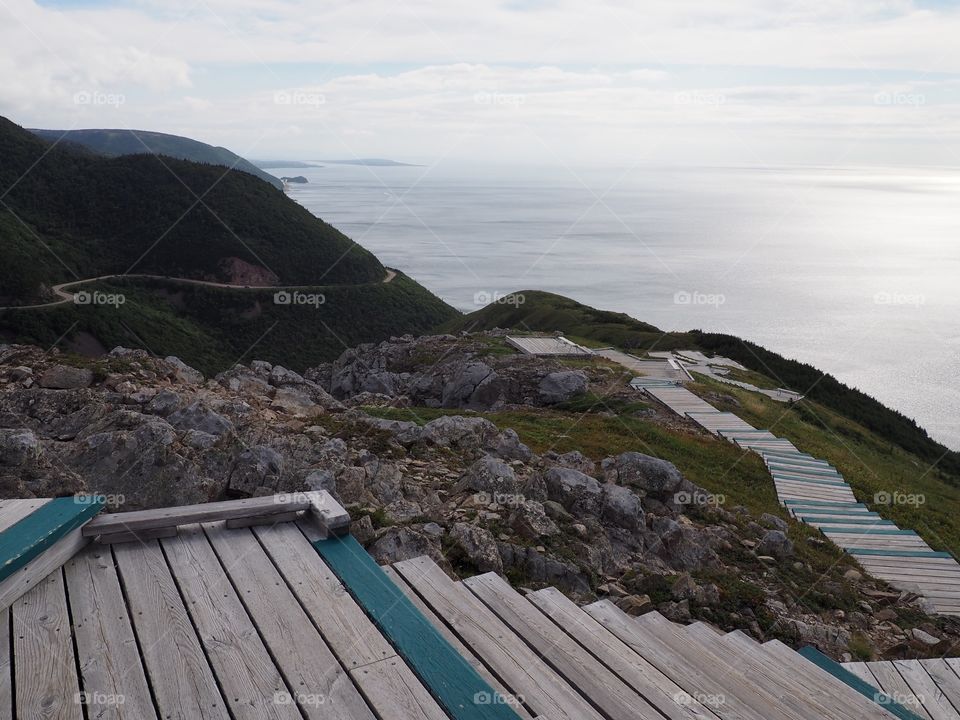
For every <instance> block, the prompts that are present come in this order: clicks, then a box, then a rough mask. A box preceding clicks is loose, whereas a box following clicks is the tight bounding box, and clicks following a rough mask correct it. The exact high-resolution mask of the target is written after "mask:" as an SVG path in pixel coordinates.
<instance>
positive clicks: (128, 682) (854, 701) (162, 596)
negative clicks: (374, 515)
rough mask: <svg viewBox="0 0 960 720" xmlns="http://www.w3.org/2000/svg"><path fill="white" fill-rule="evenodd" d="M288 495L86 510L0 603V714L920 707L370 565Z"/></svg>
mask: <svg viewBox="0 0 960 720" xmlns="http://www.w3.org/2000/svg"><path fill="white" fill-rule="evenodd" d="M268 500H269V501H272V503H273V504H276V505H279V506H283V507H284V508H285V510H284V511H278V510H276V509H275V508H273V507H271V503H270V502H266V501H268ZM51 502H52V501H43V500H40V501H33V500H31V501H23V502H17V503H13V502H11V501H4V503H3V507H2V509H3V510H4V512H3V517H5V518H6V519H7V520H10V519H11V518H19V519H18V520H16V521H15V522H13V523H12V524H7V525H5V527H4V529H3V530H0V548H6V551H7V552H8V553H9V552H10V551H11V549H12V550H14V551H16V550H18V549H19V548H21V547H32V546H33V544H31V543H29V542H27V543H23V544H18V543H13V542H12V541H11V539H12V538H21V539H22V538H23V536H24V532H25V530H26V529H27V528H30V527H34V526H37V527H40V526H41V525H42V523H40V521H41V520H44V522H46V521H47V520H49V519H50V518H58V520H57V522H60V523H61V524H63V522H64V517H63V514H64V510H65V508H64V507H57V508H54V510H56V512H54V513H53V514H50V513H51V511H50V510H47V511H45V512H46V513H47V514H44V515H41V516H37V517H36V518H34V520H33V521H32V524H28V525H22V524H20V523H23V522H24V521H25V520H29V519H30V517H31V516H32V515H33V514H34V513H37V512H40V511H41V510H42V509H43V508H46V507H48V506H50V504H51ZM291 502H293V503H299V502H301V501H300V500H298V499H296V498H293V499H291V498H289V497H283V496H277V497H276V498H269V499H259V498H258V499H257V502H248V501H236V502H226V503H210V504H208V505H206V506H190V507H185V508H170V509H165V510H162V511H148V512H146V513H124V514H119V515H109V516H100V517H99V518H97V519H96V520H95V521H94V520H89V519H86V520H84V521H83V523H82V525H81V526H80V527H76V528H73V529H72V530H70V531H68V532H67V533H66V534H65V535H64V536H63V537H74V538H79V539H80V543H81V545H80V548H79V549H77V550H75V551H73V552H72V553H70V554H69V555H67V556H66V557H63V556H62V555H61V554H60V551H56V552H55V551H54V550H53V549H52V547H55V546H56V545H57V542H54V543H53V545H52V546H51V548H48V549H47V550H46V551H44V552H43V553H41V554H39V555H36V556H34V557H33V558H32V559H31V560H29V561H28V562H27V564H26V565H25V566H24V567H25V568H29V567H31V566H36V563H38V562H42V563H43V567H49V563H51V562H53V560H52V558H61V557H62V559H61V560H60V561H59V563H58V564H56V565H55V566H54V567H53V568H52V569H50V570H49V571H47V572H45V573H44V574H43V575H42V576H41V577H40V578H39V580H38V582H36V583H35V584H34V585H33V586H32V587H30V588H29V589H26V590H24V591H22V592H21V593H20V594H19V595H18V596H17V597H16V598H14V599H13V600H12V602H11V603H10V604H8V605H0V718H2V719H4V720H7V719H12V718H24V719H26V718H57V719H60V720H88V719H90V718H98V719H101V718H103V719H106V718H110V719H115V720H120V719H127V718H128V719H129V720H144V719H147V720H149V719H153V720H167V719H170V720H194V719H197V718H199V719H201V720H298V719H303V718H306V719H307V720H386V719H388V718H389V720H664V719H665V718H666V719H667V720H815V719H816V720H821V719H823V720H843V719H846V718H858V719H861V718H862V719H863V720H891V719H892V718H899V719H900V720H916V719H917V718H918V717H924V716H922V715H920V714H919V713H918V714H917V715H913V714H910V713H909V712H907V711H906V710H905V709H904V708H903V707H901V706H900V705H898V704H896V703H891V702H889V700H890V698H889V697H888V696H887V695H882V694H881V693H880V692H879V691H873V694H872V695H871V694H870V693H867V694H864V693H863V692H858V691H857V690H856V689H854V688H853V687H851V685H850V683H849V682H847V681H844V680H843V679H842V677H841V678H839V679H838V677H837V676H835V675H832V674H831V673H829V672H825V671H824V670H823V669H822V668H821V667H820V666H818V664H817V663H815V662H812V661H810V660H808V659H806V658H805V657H803V656H802V655H801V654H798V653H796V652H794V651H793V650H791V649H789V648H787V647H786V646H782V645H780V644H778V643H767V644H765V645H759V644H758V643H756V642H754V641H753V640H751V639H750V638H748V637H747V636H745V635H742V634H741V633H731V634H730V635H726V636H724V635H721V634H720V633H719V632H718V631H716V630H715V629H713V628H711V627H708V626H706V625H703V624H701V623H697V624H694V625H691V626H688V627H683V626H680V625H676V624H674V623H672V622H670V621H668V620H666V619H665V618H663V617H662V616H660V615H659V614H657V613H650V614H648V615H645V616H643V617H641V618H633V617H630V616H628V615H626V614H624V613H623V612H622V611H621V610H620V609H618V608H617V607H616V606H615V605H613V604H612V603H609V602H607V601H602V602H599V603H594V604H593V605H590V606H588V607H586V608H581V607H578V606H577V605H576V604H574V603H573V602H572V601H570V600H569V599H567V598H566V597H565V596H564V595H563V594H561V593H560V592H559V591H557V590H555V589H553V588H547V589H544V590H539V591H537V592H532V593H526V594H524V593H521V592H519V591H517V590H515V589H514V588H512V587H511V586H510V585H509V584H508V583H507V582H506V581H505V580H504V579H503V578H501V577H500V576H498V575H496V574H493V573H487V574H485V575H479V576H475V577H472V578H469V579H467V580H465V581H463V582H458V581H456V580H454V579H452V578H450V577H449V576H448V575H447V574H446V573H444V572H443V571H442V570H441V569H440V567H438V566H437V565H436V564H434V562H433V561H432V560H431V559H429V558H427V557H420V558H415V559H412V560H407V561H404V562H399V563H396V564H395V565H394V566H393V568H380V567H378V566H377V565H376V563H375V562H374V561H373V559H372V558H371V557H370V556H369V555H368V554H367V553H366V551H364V550H363V548H362V547H361V546H360V545H359V544H358V543H357V542H356V540H355V539H353V538H352V537H350V536H349V535H337V534H334V532H333V531H334V530H335V529H337V527H338V523H339V522H340V521H339V519H338V518H339V517H340V514H339V510H341V509H339V508H338V506H336V505H335V503H333V501H332V499H330V498H329V497H313V496H311V498H310V502H309V507H308V508H307V509H305V510H301V511H298V514H297V515H296V519H295V520H291V518H290V512H289V511H288V510H287V509H288V508H289V504H290V503H291ZM24 503H26V504H24ZM60 505H61V506H62V505H63V503H60ZM86 512H87V508H86V506H83V505H82V504H80V503H78V507H77V509H75V510H74V514H75V515H76V516H77V517H80V516H81V515H84V513H86ZM244 513H246V515H245V514H244ZM218 516H219V517H218ZM198 518H203V519H202V520H200V521H198V522H193V521H194V520H197V519H198ZM72 524H73V521H69V522H66V525H67V526H72ZM123 526H126V527H127V531H125V534H124V537H123V538H122V539H121V538H120V537H119V535H120V534H121V532H120V530H118V527H123ZM78 530H79V531H80V532H77V531H78ZM157 532H162V533H163V534H164V537H161V538H155V537H153V538H151V537H147V536H149V535H152V534H155V533H157ZM70 533H76V534H75V535H71V534H70ZM104 538H107V540H109V542H106V544H104V543H103V542H102V541H103V539H104ZM17 556H18V557H19V556H20V555H17ZM17 572H24V570H23V569H21V570H19V571H17ZM8 579H9V578H8ZM950 662H952V661H950ZM899 671H900V672H901V674H902V675H903V677H905V678H907V681H908V682H909V683H910V687H911V688H912V689H913V690H914V691H917V692H919V691H920V690H925V691H930V690H931V689H932V687H933V685H934V684H936V685H937V687H944V688H945V692H946V689H947V688H949V690H950V692H954V691H955V690H957V689H958V688H960V682H954V684H953V685H950V684H949V683H947V681H946V679H945V678H947V676H948V675H949V673H950V672H953V670H952V669H951V666H950V665H945V666H943V667H941V666H937V667H936V668H929V669H927V668H925V669H924V671H925V672H926V673H927V675H922V673H920V672H918V671H916V670H915V669H913V668H908V669H899ZM908 671H909V673H912V674H908ZM847 675H849V673H847ZM849 677H854V676H852V675H849ZM858 682H860V681H859V680H858ZM885 682H886V681H885ZM887 687H891V688H892V687H893V686H892V685H889V684H888V685H887ZM899 688H900V686H897V689H899ZM952 697H953V696H950V697H947V699H945V700H942V702H941V704H942V705H943V707H942V708H941V709H940V710H941V711H942V712H944V713H945V712H946V709H947V708H948V707H953V704H952V703H953V700H952V699H951V698H952ZM930 717H936V718H939V717H950V718H951V719H953V718H955V716H954V715H946V714H941V715H934V714H933V713H932V712H931V715H930ZM957 720H960V718H958V719H957Z"/></svg>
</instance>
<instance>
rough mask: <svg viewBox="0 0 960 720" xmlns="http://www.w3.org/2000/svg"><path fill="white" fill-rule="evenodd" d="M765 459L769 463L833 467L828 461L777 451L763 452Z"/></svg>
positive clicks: (802, 454) (801, 454)
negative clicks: (794, 463)
mask: <svg viewBox="0 0 960 720" xmlns="http://www.w3.org/2000/svg"><path fill="white" fill-rule="evenodd" d="M761 455H763V459H764V460H765V461H767V462H778V461H779V462H796V463H803V464H805V465H815V466H818V467H832V466H831V465H830V463H829V462H827V461H826V460H819V459H817V458H815V457H811V456H810V455H806V454H804V453H789V452H788V453H783V452H777V451H776V450H765V451H762V452H761Z"/></svg>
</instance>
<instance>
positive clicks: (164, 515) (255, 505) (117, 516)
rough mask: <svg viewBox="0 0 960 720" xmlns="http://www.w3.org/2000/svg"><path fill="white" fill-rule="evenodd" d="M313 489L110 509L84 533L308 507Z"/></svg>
mask: <svg viewBox="0 0 960 720" xmlns="http://www.w3.org/2000/svg"><path fill="white" fill-rule="evenodd" d="M312 503H313V497H312V494H311V493H292V494H290V495H272V496H269V497H256V498H244V499H241V500H224V501H222V502H211V503H202V504H199V505H183V506H180V507H172V508H156V509H153V510H137V511H135V512H124V513H111V514H109V515H101V516H100V517H98V518H96V519H95V520H92V521H91V522H89V523H87V525H86V526H85V527H84V529H83V533H84V535H87V536H88V537H90V536H93V535H103V534H108V533H118V532H135V531H138V530H152V529H156V528H169V527H177V526H178V525H191V524H194V523H202V522H214V521H217V520H230V519H232V518H242V517H268V516H270V515H282V514H285V513H290V512H298V511H303V510H309V509H310V508H311V507H312Z"/></svg>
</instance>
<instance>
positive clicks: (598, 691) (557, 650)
mask: <svg viewBox="0 0 960 720" xmlns="http://www.w3.org/2000/svg"><path fill="white" fill-rule="evenodd" d="M463 585H464V586H465V587H467V588H468V589H469V590H470V591H471V592H472V593H473V594H474V595H476V596H477V597H478V598H479V599H480V600H481V601H482V602H483V603H484V604H485V605H486V606H487V607H488V608H489V609H490V610H491V611H492V612H494V613H495V614H496V615H497V616H498V617H499V618H500V619H501V620H502V621H503V622H505V623H506V624H507V625H508V626H509V627H510V628H511V629H512V630H513V631H514V632H515V633H516V634H517V635H519V636H520V638H522V639H523V641H524V642H526V643H527V645H529V646H530V647H531V648H532V649H533V650H534V652H536V653H537V655H539V656H540V657H541V658H542V659H543V660H545V661H546V662H547V663H548V664H549V665H550V666H551V667H552V668H553V669H554V670H555V671H556V672H557V673H558V674H559V675H560V676H561V677H562V678H563V679H564V680H566V681H567V682H568V683H570V685H572V686H573V687H575V688H577V690H579V691H580V694H581V695H583V696H584V697H585V698H586V699H587V700H588V701H590V703H591V704H592V705H594V706H595V707H596V708H597V710H599V711H600V712H601V713H602V714H603V715H604V717H607V718H610V720H631V718H637V719H638V720H654V719H655V718H656V719H658V720H659V718H661V715H660V713H659V712H657V711H656V710H655V709H654V708H653V707H652V706H651V705H650V704H649V703H647V701H646V700H644V698H643V697H641V696H640V695H639V694H638V693H637V692H635V691H634V690H633V689H632V688H630V686H629V685H627V684H626V683H625V682H624V681H623V680H621V679H620V678H619V677H617V676H616V675H614V674H613V673H612V672H611V671H610V670H609V668H607V667H606V666H604V665H603V664H602V663H601V662H600V661H599V660H597V659H596V658H595V657H593V655H591V654H590V653H589V652H587V651H586V650H585V649H584V648H583V647H581V646H580V645H579V644H578V643H577V642H576V641H575V640H574V639H573V638H572V637H570V636H569V635H567V634H566V633H565V632H563V631H562V630H561V629H560V628H559V627H557V626H556V625H555V624H554V623H553V622H551V621H550V619H549V618H547V617H545V616H544V615H543V613H541V612H540V611H539V610H537V609H536V607H534V606H533V605H532V604H531V603H530V602H529V601H528V600H527V599H526V598H524V597H523V596H522V595H520V594H519V593H518V592H517V591H516V590H514V589H513V588H512V587H510V585H509V584H508V583H507V582H506V581H505V580H504V579H503V578H501V577H500V576H499V575H497V574H496V573H486V574H484V575H475V576H474V577H471V578H467V579H466V580H464V581H463Z"/></svg>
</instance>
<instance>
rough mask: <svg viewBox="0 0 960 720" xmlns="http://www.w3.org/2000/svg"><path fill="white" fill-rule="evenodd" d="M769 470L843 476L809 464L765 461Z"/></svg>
mask: <svg viewBox="0 0 960 720" xmlns="http://www.w3.org/2000/svg"><path fill="white" fill-rule="evenodd" d="M767 468H768V469H769V470H770V472H787V473H794V474H797V475H818V476H819V475H822V476H824V477H837V478H840V477H843V475H841V474H840V473H838V472H837V471H836V470H831V469H827V468H824V469H822V470H821V469H820V468H814V467H812V466H810V465H783V464H781V463H767Z"/></svg>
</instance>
